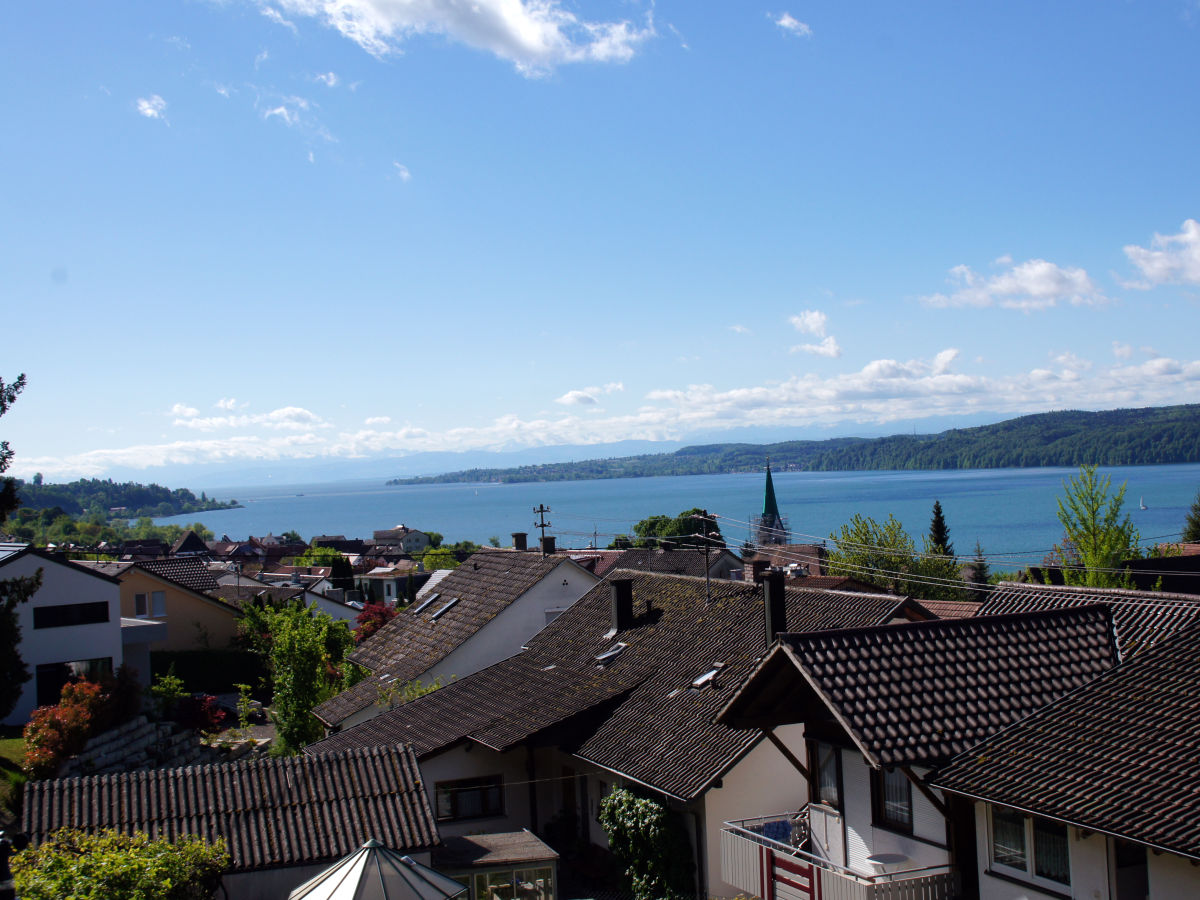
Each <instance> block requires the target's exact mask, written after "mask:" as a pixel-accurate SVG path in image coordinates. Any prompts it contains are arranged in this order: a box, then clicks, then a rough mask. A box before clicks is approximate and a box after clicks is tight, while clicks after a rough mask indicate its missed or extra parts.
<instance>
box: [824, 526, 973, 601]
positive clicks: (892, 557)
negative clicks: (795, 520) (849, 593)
mask: <svg viewBox="0 0 1200 900" xmlns="http://www.w3.org/2000/svg"><path fill="white" fill-rule="evenodd" d="M829 538H830V540H831V541H833V543H834V549H833V550H831V551H830V552H829V572H830V574H834V575H846V576H849V577H851V578H856V579H858V580H859V581H864V582H866V583H868V584H875V585H878V586H880V587H881V588H884V589H885V590H887V591H890V592H892V593H893V594H903V595H907V596H911V597H920V598H923V599H926V600H960V599H963V597H964V595H965V589H964V586H963V582H962V575H961V572H960V569H959V566H958V563H957V561H956V560H955V559H954V557H952V556H946V555H945V554H944V553H942V552H939V551H938V550H937V548H935V547H934V546H933V545H932V544H931V543H930V540H929V537H928V536H926V537H925V538H924V539H923V541H922V545H923V546H922V549H921V551H920V552H918V551H917V547H916V544H915V542H914V541H913V539H912V537H911V536H910V535H909V534H908V532H907V531H905V530H904V526H903V525H902V524H901V523H900V520H899V519H897V518H896V517H895V516H894V515H889V516H888V517H887V520H886V521H884V522H883V523H879V522H876V521H875V520H874V519H873V518H871V517H869V516H863V515H859V514H856V515H855V516H854V518H852V519H851V520H850V521H849V522H848V523H847V524H845V525H843V526H842V528H841V531H840V533H838V534H831V535H830V536H829Z"/></svg>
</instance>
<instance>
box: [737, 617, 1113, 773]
mask: <svg viewBox="0 0 1200 900" xmlns="http://www.w3.org/2000/svg"><path fill="white" fill-rule="evenodd" d="M1115 662H1116V649H1115V646H1114V644H1113V639H1112V626H1111V621H1110V619H1109V615H1108V610H1107V608H1106V607H1103V606H1091V607H1083V608H1079V609H1066V610H1050V611H1048V612H1036V613H1020V614H1015V615H1008V616H992V617H987V618H970V619H938V620H934V621H928V622H911V623H906V624H900V625H891V626H886V627H876V628H856V629H846V630H840V631H825V632H817V633H810V634H786V635H782V636H781V637H780V641H779V646H777V647H776V648H775V649H774V650H773V651H772V653H771V655H770V657H768V659H766V660H764V662H763V664H762V665H760V666H759V668H758V670H757V671H756V672H755V673H754V675H753V676H752V677H751V678H749V679H748V680H747V681H746V682H745V683H744V684H743V685H742V686H741V688H739V690H738V692H737V694H736V695H735V696H734V698H733V699H732V700H731V701H730V703H729V704H728V705H727V706H726V707H725V708H724V709H723V710H722V711H721V713H720V716H719V720H720V721H722V722H726V723H728V724H730V725H732V726H734V727H754V726H757V727H763V726H771V725H780V724H784V723H787V722H824V723H827V724H832V723H834V722H836V725H838V726H840V727H841V729H842V730H844V732H845V733H846V734H847V735H848V736H849V738H850V739H851V741H853V743H854V744H855V745H856V746H857V747H858V748H859V750H860V751H862V754H863V756H864V757H866V759H867V761H868V763H870V764H871V765H872V766H874V767H875V768H881V767H890V766H896V765H914V764H920V765H925V766H931V765H937V764H939V763H942V762H945V761H946V760H948V759H950V758H951V757H952V756H954V755H955V754H956V753H961V752H962V751H963V750H965V749H967V748H968V747H971V746H972V745H974V744H976V743H978V742H979V741H980V740H982V739H983V738H985V737H987V736H988V735H991V734H994V733H995V732H997V731H999V730H1000V729H1001V728H1003V727H1005V726H1006V725H1009V724H1011V723H1012V722H1015V721H1016V720H1017V719H1020V718H1022V717H1024V716H1026V715H1028V714H1029V713H1031V712H1033V711H1034V710H1036V709H1040V708H1041V707H1042V706H1045V705H1046V704H1047V703H1049V702H1051V701H1052V700H1054V699H1055V698H1057V697H1060V696H1062V694H1064V693H1065V692H1067V691H1069V690H1072V689H1073V688H1076V687H1078V686H1079V685H1081V684H1083V683H1085V682H1087V681H1089V680H1090V679H1092V678H1095V677H1096V676H1097V675H1099V674H1100V673H1102V672H1104V671H1105V670H1107V669H1108V668H1110V667H1111V666H1112V665H1113V664H1114V663H1115Z"/></svg>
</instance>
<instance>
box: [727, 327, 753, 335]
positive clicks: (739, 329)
mask: <svg viewBox="0 0 1200 900" xmlns="http://www.w3.org/2000/svg"><path fill="white" fill-rule="evenodd" d="M729 330H730V331H732V332H733V333H734V334H752V333H753V332H751V331H750V329H749V328H747V327H746V326H745V325H730V326H729Z"/></svg>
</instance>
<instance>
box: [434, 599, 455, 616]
mask: <svg viewBox="0 0 1200 900" xmlns="http://www.w3.org/2000/svg"><path fill="white" fill-rule="evenodd" d="M459 599H460V598H458V597H451V598H450V599H449V600H447V601H446V605H445V606H443V607H441V608H440V609H438V610H436V611H435V612H434V614H433V615H432V616H431V617H430V618H433V619H438V618H440V617H441V616H442V615H443V614H444V613H445V612H446V610H448V609H449V608H450V607H452V606H453V605H454V604H455V603H457V602H458V601H459Z"/></svg>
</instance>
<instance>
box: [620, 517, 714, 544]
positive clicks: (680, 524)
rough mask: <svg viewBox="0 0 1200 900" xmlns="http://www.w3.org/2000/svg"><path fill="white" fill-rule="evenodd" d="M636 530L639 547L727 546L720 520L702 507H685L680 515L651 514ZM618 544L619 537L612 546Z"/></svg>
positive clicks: (636, 526) (636, 541)
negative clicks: (668, 545) (670, 545)
mask: <svg viewBox="0 0 1200 900" xmlns="http://www.w3.org/2000/svg"><path fill="white" fill-rule="evenodd" d="M633 533H634V535H636V537H635V538H634V541H633V546H635V547H660V546H662V545H663V544H664V543H667V544H672V545H674V546H675V547H698V548H701V549H703V548H704V547H705V546H708V547H709V548H710V549H713V550H719V549H721V548H723V547H724V546H725V541H724V539H723V538H722V537H721V528H720V526H719V525H718V524H717V520H716V519H715V518H714V517H712V516H709V515H708V513H707V512H706V511H705V510H703V509H700V508H699V507H692V508H691V509H685V510H684V511H683V512H681V513H680V514H679V515H677V516H664V515H657V516H647V517H646V518H645V519H642V520H641V521H640V522H638V523H637V524H636V525H634V526H633ZM705 535H708V537H707V538H706V537H705ZM714 535H715V537H714ZM620 537H623V535H622V536H620ZM616 544H617V541H613V543H612V544H611V545H610V548H613V547H615V546H616ZM617 549H619V548H617Z"/></svg>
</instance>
